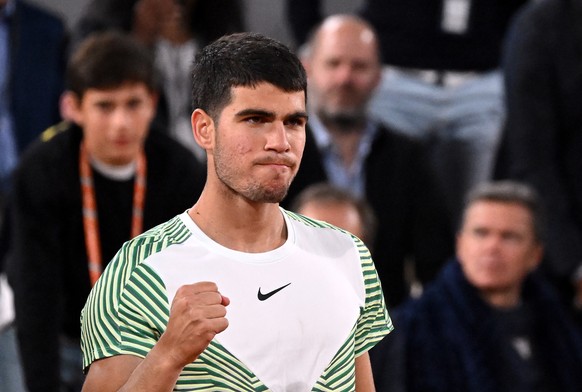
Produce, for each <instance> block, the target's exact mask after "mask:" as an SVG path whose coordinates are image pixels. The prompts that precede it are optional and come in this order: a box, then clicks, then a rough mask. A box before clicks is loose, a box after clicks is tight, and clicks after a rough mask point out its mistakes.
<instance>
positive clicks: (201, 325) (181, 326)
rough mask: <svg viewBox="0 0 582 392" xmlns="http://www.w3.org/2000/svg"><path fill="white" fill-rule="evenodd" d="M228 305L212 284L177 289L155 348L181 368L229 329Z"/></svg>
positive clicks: (228, 301) (201, 283)
mask: <svg viewBox="0 0 582 392" xmlns="http://www.w3.org/2000/svg"><path fill="white" fill-rule="evenodd" d="M229 303H230V300H229V299H228V298H227V297H225V296H223V295H221V294H220V293H219V292H218V287H217V286H216V284H215V283H212V282H199V283H194V284H191V285H185V286H182V287H180V288H179V289H178V291H177V292H176V296H175V297H174V300H173V301H172V307H171V309H170V319H169V321H168V326H167V328H166V331H165V332H164V333H163V334H162V336H161V337H160V341H159V342H158V344H157V345H160V346H161V347H163V348H164V350H165V351H166V352H167V353H168V355H169V357H170V358H171V359H172V360H173V361H174V363H175V364H176V365H177V366H178V367H180V368H183V367H184V366H186V365H187V364H189V363H191V362H193V361H194V360H195V359H196V358H198V356H199V355H200V354H201V353H202V352H203V351H204V350H205V349H206V347H208V345H209V344H210V341H211V340H212V339H214V336H216V334H218V333H220V332H222V331H224V330H225V329H226V328H227V327H228V320H227V319H226V318H225V316H226V306H228V304H229ZM157 345H156V346H157Z"/></svg>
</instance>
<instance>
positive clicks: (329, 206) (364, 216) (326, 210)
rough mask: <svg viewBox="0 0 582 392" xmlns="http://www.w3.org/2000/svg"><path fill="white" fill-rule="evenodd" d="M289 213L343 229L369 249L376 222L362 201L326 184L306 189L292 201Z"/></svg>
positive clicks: (369, 208) (367, 205)
mask: <svg viewBox="0 0 582 392" xmlns="http://www.w3.org/2000/svg"><path fill="white" fill-rule="evenodd" d="M291 210H292V211H295V212H297V213H299V214H302V215H305V216H307V217H310V218H313V219H317V220H322V221H325V222H327V223H330V224H332V225H334V226H337V227H339V228H341V229H344V230H346V231H348V232H350V233H352V234H353V235H355V236H356V237H358V238H359V239H361V240H362V241H363V242H364V243H365V244H366V246H367V247H368V249H372V245H373V239H374V237H375V236H376V226H377V220H376V216H375V215H374V211H373V210H372V207H370V205H369V204H368V203H367V202H366V201H365V200H364V199H359V198H357V197H355V196H354V195H352V194H351V193H349V192H347V191H345V190H343V189H340V188H337V187H334V186H333V185H331V184H328V183H319V184H314V185H311V186H309V187H307V188H305V189H304V190H303V191H301V193H299V195H297V196H296V197H295V199H294V200H293V204H292V205H291Z"/></svg>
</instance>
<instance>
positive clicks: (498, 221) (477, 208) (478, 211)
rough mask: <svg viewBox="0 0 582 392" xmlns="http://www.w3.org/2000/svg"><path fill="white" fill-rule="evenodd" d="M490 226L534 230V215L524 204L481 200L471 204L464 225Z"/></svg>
mask: <svg viewBox="0 0 582 392" xmlns="http://www.w3.org/2000/svg"><path fill="white" fill-rule="evenodd" d="M474 225H477V226H488V227H492V228H499V229H515V230H520V229H521V230H532V229H533V216H532V213H531V211H530V210H529V209H528V208H526V207H525V206H523V205H522V204H519V203H515V202H500V201H488V200H481V201H477V202H474V203H473V204H471V205H470V206H469V208H468V209H467V211H466V214H465V221H464V226H474Z"/></svg>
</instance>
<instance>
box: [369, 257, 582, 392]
mask: <svg viewBox="0 0 582 392" xmlns="http://www.w3.org/2000/svg"><path fill="white" fill-rule="evenodd" d="M522 299H523V302H524V304H525V306H526V307H528V308H529V309H531V312H529V317H528V316H522V317H521V318H520V319H519V320H520V322H521V323H524V322H525V323H528V324H527V325H529V328H528V329H529V331H530V332H531V335H530V337H531V339H532V341H533V342H534V353H536V355H537V361H538V364H539V367H540V368H538V369H540V370H542V372H543V374H542V375H541V376H542V377H543V380H544V381H545V383H544V386H545V388H543V389H535V390H536V391H537V390H540V391H541V390H543V391H560V392H567V391H570V392H574V391H579V390H580V385H582V335H581V334H580V329H579V328H578V327H577V326H576V325H575V324H574V322H573V321H572V319H571V318H570V316H569V315H568V313H567V312H566V311H565V309H564V307H563V306H562V304H561V303H560V300H559V299H558V296H557V294H556V293H555V291H554V290H553V287H551V286H550V285H549V284H548V282H547V280H546V279H545V278H544V277H543V276H542V275H541V274H539V273H537V272H534V273H532V274H530V275H529V276H528V277H527V279H526V280H525V282H524V286H523V290H522ZM498 314H499V311H495V310H494V308H492V307H491V306H489V305H488V304H487V303H486V302H485V301H483V299H482V298H481V296H480V295H479V293H478V291H477V289H476V288H475V287H474V286H472V285H471V284H470V283H469V282H468V281H467V279H466V277H465V276H464V274H463V272H462V269H461V266H460V264H459V263H458V261H457V260H451V261H450V262H449V263H447V264H446V265H445V266H443V268H442V271H441V273H440V274H439V276H437V277H436V278H435V279H434V280H433V281H432V282H431V284H430V285H429V286H428V287H427V288H426V290H425V291H424V293H423V295H422V297H421V298H420V299H418V300H413V301H409V302H407V303H406V304H404V305H402V306H400V307H398V308H397V309H396V310H395V311H393V312H392V313H391V316H392V321H393V322H394V331H393V332H392V333H391V334H390V335H388V336H387V337H385V338H384V340H382V341H381V342H380V343H378V345H376V346H375V347H374V348H372V350H371V351H370V360H371V362H372V369H373V371H374V381H375V384H376V390H377V391H378V392H505V391H511V392H522V391H524V390H526V391H527V392H531V391H532V390H533V389H531V386H526V385H523V384H522V383H518V382H516V381H515V379H514V378H513V377H514V376H515V374H516V373H518V372H520V371H523V369H522V366H523V365H522V364H521V363H522V360H520V359H518V356H517V355H516V353H515V352H514V351H513V350H512V349H511V348H510V347H509V345H510V343H508V342H507V339H506V338H505V334H504V332H503V331H504V327H505V325H506V324H505V323H504V322H502V321H500V320H501V319H500V318H499V316H498ZM532 368H535V367H534V366H532ZM530 371H531V370H530ZM528 376H530V377H531V378H532V379H533V378H534V377H535V376H534V375H532V374H531V373H530V374H528ZM536 376H537V375H536ZM524 388H527V389H524Z"/></svg>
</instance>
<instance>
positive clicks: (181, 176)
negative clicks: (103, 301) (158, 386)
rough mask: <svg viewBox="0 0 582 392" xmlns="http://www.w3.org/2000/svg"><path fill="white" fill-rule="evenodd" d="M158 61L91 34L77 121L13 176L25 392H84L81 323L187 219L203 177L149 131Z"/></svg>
mask: <svg viewBox="0 0 582 392" xmlns="http://www.w3.org/2000/svg"><path fill="white" fill-rule="evenodd" d="M155 80H156V78H155V71H154V64H153V61H152V59H151V56H150V53H149V52H148V51H147V50H146V48H145V47H142V46H141V45H140V44H138V43H137V42H136V41H135V40H133V39H131V38H129V37H126V36H124V35H121V34H119V33H106V34H103V35H94V36H92V37H90V38H89V39H88V40H87V41H85V42H83V43H82V44H81V45H80V46H79V47H78V49H77V50H76V52H75V53H74V54H73V56H72V57H71V59H70V62H69V65H68V70H67V83H68V92H67V94H68V95H69V99H70V102H72V105H71V110H72V111H71V114H72V116H73V118H74V123H72V124H68V123H62V124H60V125H59V126H56V127H53V128H51V129H49V130H47V131H46V132H44V133H43V134H42V137H41V138H40V139H39V140H38V141H36V142H35V143H34V144H33V145H31V146H30V147H29V149H28V150H27V151H26V152H25V154H24V155H23V157H22V159H21V161H20V163H19V165H18V167H17V169H16V172H15V177H14V191H13V195H14V197H13V199H12V201H13V204H12V207H13V208H12V209H11V210H12V214H11V222H12V227H13V236H12V243H11V252H12V253H11V255H10V256H9V259H8V265H7V267H8V276H9V280H10V283H11V285H12V286H13V288H14V293H15V310H16V323H17V327H18V340H19V344H20V349H21V355H22V359H23V364H24V370H25V377H26V383H27V387H28V390H29V391H30V392H34V391H43V392H46V391H60V390H61V388H68V389H67V391H79V390H80V389H81V383H82V378H83V374H82V371H81V369H82V365H81V353H80V343H79V341H80V333H79V315H80V312H81V308H82V307H83V304H84V303H85V301H86V299H87V295H88V294H89V291H90V290H91V287H92V285H93V284H94V283H95V282H96V280H97V278H98V277H99V275H100V274H101V271H102V269H103V268H104V267H105V266H106V265H107V264H108V262H109V260H110V259H111V258H112V257H113V256H114V254H115V252H116V251H117V249H119V247H120V246H121V245H122V244H123V243H124V242H125V241H127V240H129V239H130V238H132V237H134V236H135V235H137V234H139V233H141V232H142V231H143V230H147V229H149V228H151V227H153V226H155V225H158V224H159V223H161V222H163V221H165V220H167V219H169V218H170V217H173V216H174V215H176V214H178V213H180V212H183V211H184V210H185V209H186V208H188V207H189V206H190V205H191V200H192V198H195V197H197V196H198V194H199V193H200V192H201V189H202V186H203V184H204V178H205V174H204V171H205V170H204V168H203V167H202V166H201V165H200V164H199V163H198V162H197V161H196V159H195V158H194V156H193V155H192V154H191V153H190V152H189V151H188V150H187V149H185V148H184V147H182V146H181V145H180V144H179V143H177V142H175V141H174V140H172V139H170V138H169V137H167V136H165V135H164V134H163V133H161V132H159V131H155V130H153V129H152V130H151V131H150V124H151V121H152V119H153V117H154V114H155V108H156V97H157V93H156V85H155Z"/></svg>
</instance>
